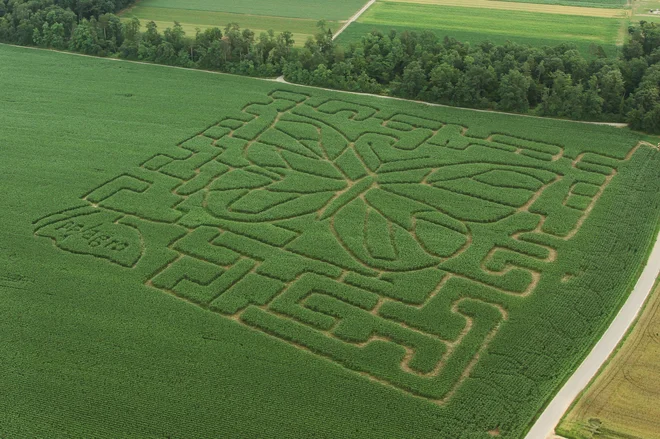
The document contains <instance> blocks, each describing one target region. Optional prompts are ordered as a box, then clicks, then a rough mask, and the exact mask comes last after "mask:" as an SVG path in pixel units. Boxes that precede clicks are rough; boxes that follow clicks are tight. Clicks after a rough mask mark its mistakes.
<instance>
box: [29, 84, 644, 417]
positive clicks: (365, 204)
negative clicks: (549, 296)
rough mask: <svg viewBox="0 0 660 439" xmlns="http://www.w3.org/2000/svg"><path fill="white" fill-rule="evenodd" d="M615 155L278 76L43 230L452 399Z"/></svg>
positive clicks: (540, 274)
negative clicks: (283, 81) (331, 92)
mask: <svg viewBox="0 0 660 439" xmlns="http://www.w3.org/2000/svg"><path fill="white" fill-rule="evenodd" d="M632 153H633V151H631V152H630V154H629V155H628V157H626V158H625V160H627V159H629V158H630V156H631V155H632ZM620 163H621V161H620V160H617V159H614V158H611V157H606V156H602V155H599V154H595V153H583V154H580V155H578V156H577V157H575V158H568V157H565V156H564V148H563V147H562V146H560V145H554V144H548V143H544V142H542V141H533V140H530V139H522V138H516V137H512V136H509V135H504V134H498V133H493V134H492V135H490V136H488V137H486V138H480V137H474V136H471V135H469V130H468V127H465V126H459V125H453V124H448V123H445V122H443V121H439V120H435V119H433V118H431V117H428V118H427V117H420V116H419V115H413V114H406V113H397V114H381V112H380V111H379V110H378V109H377V108H373V107H369V106H365V105H358V104H354V103H351V102H345V101H341V100H327V99H320V98H317V97H315V96H312V95H305V94H301V93H292V92H289V91H284V90H276V91H273V92H271V93H270V94H269V95H268V96H267V99H265V100H264V102H263V103H253V104H249V105H247V106H246V107H245V108H243V109H242V110H240V111H235V112H234V113H233V114H231V115H229V116H227V117H224V118H223V119H222V120H219V121H217V123H215V124H213V125H212V126H210V127H207V128H206V129H204V130H203V131H201V132H199V133H198V134H197V135H195V136H193V137H191V138H189V139H187V140H185V141H184V142H181V143H180V144H178V145H176V147H170V148H168V149H166V151H164V152H163V153H162V154H158V155H155V156H153V157H149V158H148V159H147V160H145V161H144V162H143V163H142V165H141V166H139V167H136V168H135V169H129V170H127V171H126V172H125V173H124V174H122V175H119V176H117V177H116V178H114V179H112V180H110V181H108V182H106V183H104V184H103V185H101V186H100V187H97V188H90V189H92V190H91V191H90V192H89V193H87V194H86V195H84V196H83V200H84V206H82V207H77V208H73V209H68V210H64V211H61V212H55V213H53V214H51V215H49V216H47V217H45V218H42V219H39V220H37V221H35V234H36V235H37V236H40V237H46V238H50V239H52V241H53V243H54V245H56V246H57V247H59V248H60V249H62V250H64V251H68V252H72V253H77V254H80V255H86V257H96V258H101V259H104V260H106V261H107V262H108V263H114V264H118V265H120V266H123V267H125V269H127V270H136V271H137V272H139V273H140V275H141V276H142V278H143V281H144V283H145V284H146V285H147V286H149V287H152V288H156V289H158V290H161V291H162V292H163V293H167V294H172V295H175V296H177V297H179V298H181V299H183V300H185V301H187V302H189V303H191V304H194V305H196V306H199V307H202V308H204V309H206V310H208V311H209V312H213V313H217V314H219V315H221V316H223V317H225V318H229V319H232V320H234V321H236V322H238V323H239V324H241V325H245V326H248V327H250V328H253V329H254V330H257V331H262V332H264V333H266V334H269V335H270V336H274V337H277V338H278V339H280V340H282V342H285V343H289V344H291V345H293V346H295V347H296V348H299V349H302V350H305V351H308V352H310V353H312V354H313V355H317V356H320V357H322V358H325V359H327V360H328V361H332V362H335V363H337V364H339V365H341V366H343V367H345V368H348V369H350V370H353V371H355V372H356V373H359V374H361V375H363V376H365V377H368V378H369V379H372V380H375V381H377V382H379V383H382V384H383V385H387V386H393V387H395V388H397V389H400V390H401V391H404V392H407V393H409V394H412V395H414V396H417V397H421V398H425V399H428V400H430V401H433V402H436V403H438V404H443V403H445V402H446V401H447V400H448V399H449V398H451V396H452V395H453V393H454V392H455V391H456V390H457V389H458V388H459V387H460V385H461V383H462V382H463V381H464V380H465V379H466V377H468V376H469V374H470V371H471V370H472V368H473V367H474V366H475V364H477V362H478V361H479V357H480V354H481V353H482V352H483V351H484V350H485V349H487V347H488V344H489V342H490V341H491V340H492V339H493V337H495V336H496V335H497V333H498V331H499V330H500V328H501V327H502V325H504V324H505V322H506V321H507V319H508V316H509V311H510V310H511V309H512V308H514V307H518V306H520V305H521V304H522V303H523V302H524V301H525V300H526V298H527V297H528V296H530V295H532V294H534V291H535V289H536V287H537V286H538V284H539V283H540V282H541V281H542V280H543V278H544V276H546V273H548V272H550V271H552V270H554V269H555V266H554V264H553V262H554V261H555V260H556V259H557V258H558V255H559V251H560V249H561V248H562V245H561V244H562V243H564V242H566V241H568V240H570V239H572V238H573V237H574V236H575V234H576V233H577V232H578V231H579V230H580V228H581V227H582V225H583V223H584V221H585V220H586V218H588V216H589V215H590V213H591V211H592V209H593V207H594V205H595V204H596V203H597V202H598V200H599V198H600V196H601V195H602V193H603V191H604V190H605V188H606V187H607V186H608V184H609V183H610V181H611V179H612V178H613V176H614V175H616V173H617V167H618V166H619V164H620ZM569 278H570V274H566V275H565V278H564V280H567V279H569Z"/></svg>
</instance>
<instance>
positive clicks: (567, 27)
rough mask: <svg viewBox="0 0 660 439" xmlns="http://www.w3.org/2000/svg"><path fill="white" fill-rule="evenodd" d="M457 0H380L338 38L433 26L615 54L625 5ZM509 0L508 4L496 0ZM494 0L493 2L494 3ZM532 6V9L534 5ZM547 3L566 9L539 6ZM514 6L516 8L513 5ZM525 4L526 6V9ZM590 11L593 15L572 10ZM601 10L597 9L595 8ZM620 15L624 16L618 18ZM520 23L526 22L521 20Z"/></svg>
mask: <svg viewBox="0 0 660 439" xmlns="http://www.w3.org/2000/svg"><path fill="white" fill-rule="evenodd" d="M460 3H461V2H455V1H454V0H430V1H428V2H427V1H425V0H415V1H411V2H408V1H405V2H389V1H379V2H377V3H376V4H374V5H373V6H372V7H371V8H369V10H367V11H366V12H365V13H364V14H362V16H361V17H360V18H359V19H358V21H357V22H355V23H353V24H351V25H350V26H349V27H348V28H347V29H346V30H345V31H344V32H343V33H342V34H341V35H340V36H339V37H338V41H340V42H342V43H344V44H349V43H350V42H352V41H358V40H359V39H360V38H361V37H362V36H363V35H364V34H365V33H368V32H370V31H371V30H373V29H378V30H380V31H382V32H388V31H389V30H390V29H396V30H399V31H403V30H416V31H423V30H427V31H432V32H434V33H435V34H436V35H438V37H440V38H444V37H445V36H450V37H453V38H456V39H458V40H459V41H468V42H471V43H479V42H481V41H485V40H490V41H493V42H494V43H504V42H506V41H507V40H510V41H513V42H517V43H520V44H530V45H533V46H538V47H541V46H545V45H558V44H561V43H566V42H570V43H574V44H576V45H577V47H578V48H579V50H580V51H581V52H583V53H585V54H588V53H589V48H590V46H591V45H593V44H596V45H600V46H601V47H603V49H604V50H605V51H606V52H607V53H609V54H613V53H614V52H615V50H616V45H617V39H618V38H619V30H620V29H621V26H622V23H623V21H625V19H624V18H622V17H623V14H624V11H620V10H615V9H594V8H569V9H566V10H565V9H564V8H563V7H558V6H544V5H527V4H518V3H506V2H487V3H485V2H480V1H479V0H476V1H475V2H474V3H470V4H472V6H468V7H465V6H458V5H459V4H460ZM493 4H496V5H503V6H497V7H494V6H492V5H493ZM488 5H490V6H488ZM530 6H531V8H530V9H528V8H529V7H530ZM539 6H540V7H541V8H543V7H547V8H554V9H559V10H561V11H563V12H562V13H556V12H555V13H545V12H541V13H539V12H536V9H537V8H539ZM509 8H513V9H509ZM520 9H522V10H520ZM576 10H577V11H588V12H590V14H591V15H588V16H587V15H566V13H568V14H571V13H577V12H576ZM594 11H596V12H594ZM617 17H618V18H617ZM520 23H525V26H521V25H520Z"/></svg>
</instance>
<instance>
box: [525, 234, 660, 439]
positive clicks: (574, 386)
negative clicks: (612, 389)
mask: <svg viewBox="0 0 660 439" xmlns="http://www.w3.org/2000/svg"><path fill="white" fill-rule="evenodd" d="M659 274H660V235H659V236H658V238H657V239H656V242H655V245H654V247H653V250H652V252H651V255H650V257H649V260H648V261H647V263H646V267H644V271H643V272H642V274H641V276H640V277H639V279H638V281H637V284H636V285H635V288H634V289H633V291H632V292H631V293H630V296H629V297H628V300H627V301H626V303H624V305H623V306H622V307H621V310H620V311H619V313H618V314H617V316H616V317H615V318H614V320H613V321H612V323H611V324H610V326H609V328H607V331H605V333H604V334H603V336H602V337H601V339H600V340H599V341H598V343H596V345H595V346H594V347H593V349H592V350H591V352H590V353H589V355H588V356H587V357H586V358H585V359H584V361H583V362H582V364H580V366H579V367H578V368H577V370H576V371H575V372H574V373H573V375H572V376H571V377H570V378H569V379H568V381H566V383H564V386H563V387H562V388H561V390H560V391H559V392H558V393H557V394H556V395H555V397H554V398H553V399H552V401H551V402H550V404H548V406H547V407H546V408H545V410H544V411H543V413H541V416H539V418H538V419H537V420H536V422H535V423H534V425H533V426H532V428H531V429H530V430H529V432H528V433H527V436H525V439H540V438H547V439H553V438H557V437H558V436H556V435H555V434H554V429H555V427H556V426H557V424H558V423H559V421H560V420H561V417H562V416H563V415H564V412H566V410H567V409H568V407H569V405H570V404H571V403H572V402H573V400H574V399H575V398H576V397H577V396H578V394H579V393H580V392H581V391H582V390H583V389H584V388H585V387H586V386H587V384H589V382H590V381H591V380H592V378H593V377H594V376H596V374H597V373H598V370H599V369H600V368H601V366H602V365H603V364H604V363H605V362H606V361H607V359H608V358H609V357H610V355H611V354H612V352H614V349H615V348H616V347H617V345H618V344H619V342H620V341H621V340H622V339H623V337H624V336H625V334H626V333H627V332H628V329H629V328H630V326H631V325H632V323H633V322H634V321H635V318H636V317H637V314H638V313H639V311H640V310H641V309H642V307H643V306H644V303H645V302H646V298H647V297H648V296H649V294H650V293H651V291H652V289H653V285H654V283H655V280H656V279H657V277H658V275H659Z"/></svg>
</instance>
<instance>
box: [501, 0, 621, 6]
mask: <svg viewBox="0 0 660 439" xmlns="http://www.w3.org/2000/svg"><path fill="white" fill-rule="evenodd" d="M499 1H508V2H516V3H538V4H546V5H564V6H582V7H588V8H623V7H624V6H626V4H627V3H628V0H499Z"/></svg>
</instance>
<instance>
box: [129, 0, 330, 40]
mask: <svg viewBox="0 0 660 439" xmlns="http://www.w3.org/2000/svg"><path fill="white" fill-rule="evenodd" d="M134 17H135V18H138V19H139V20H140V21H141V22H142V25H145V24H146V23H147V22H149V21H154V22H155V23H156V24H157V25H158V28H159V29H160V30H161V31H163V30H164V29H166V28H167V27H171V26H172V25H173V23H174V22H175V21H178V22H179V23H181V25H182V26H183V29H184V30H185V31H186V34H187V35H188V36H194V35H195V32H196V29H197V28H199V29H201V30H204V29H207V28H209V27H219V28H221V29H224V28H225V26H226V25H227V24H229V23H238V24H239V25H240V26H241V28H248V29H251V30H252V31H254V32H255V33H256V34H257V35H259V33H261V32H265V31H268V30H269V29H272V30H274V31H275V32H276V33H280V32H284V31H289V32H291V33H292V34H293V36H294V40H295V41H296V44H297V45H299V46H301V45H303V44H304V43H305V40H307V37H310V36H313V35H314V34H315V33H316V32H317V31H318V28H317V27H316V24H317V22H318V20H315V19H302V18H283V17H271V16H264V15H248V14H234V13H230V12H213V11H207V12H202V11H195V10H188V9H174V8H158V7H151V6H142V3H140V4H138V6H136V7H134V8H132V9H130V10H127V11H125V12H124V14H122V18H123V19H125V20H128V19H131V18H134ZM340 26H341V24H340V23H339V22H337V21H329V22H327V27H328V28H330V29H332V30H333V31H335V30H336V29H338V28H339V27H340Z"/></svg>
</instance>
